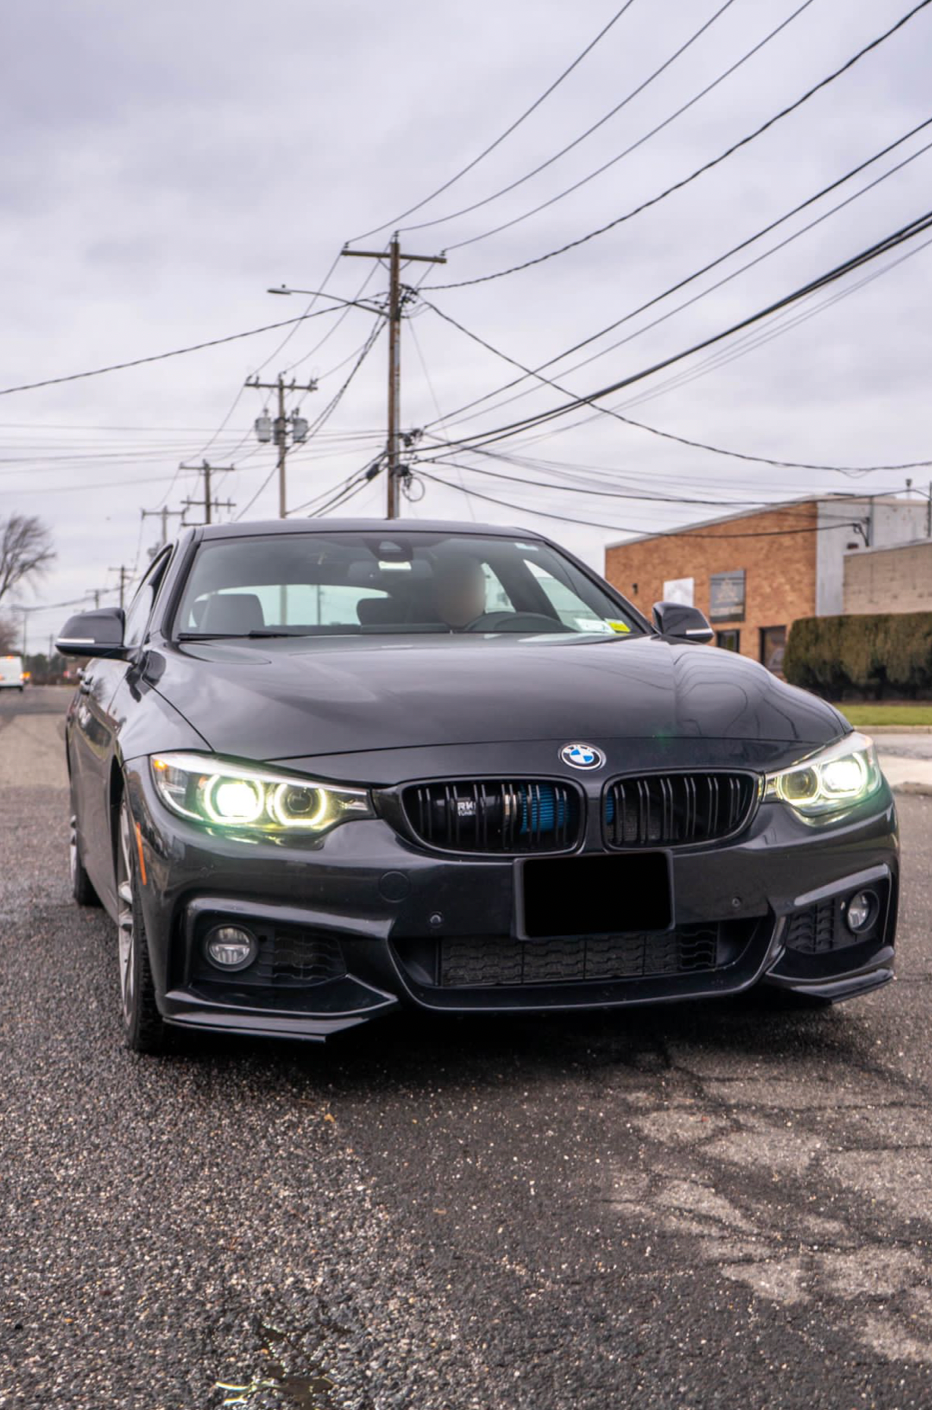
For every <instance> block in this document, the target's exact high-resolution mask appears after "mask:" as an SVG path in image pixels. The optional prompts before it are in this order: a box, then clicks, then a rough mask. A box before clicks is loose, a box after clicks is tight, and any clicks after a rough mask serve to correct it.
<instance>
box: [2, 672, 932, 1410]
mask: <svg viewBox="0 0 932 1410" xmlns="http://www.w3.org/2000/svg"><path fill="white" fill-rule="evenodd" d="M66 699H67V696H66V693H64V692H61V693H57V692H42V691H33V692H27V694H26V696H25V697H23V700H22V701H19V700H17V701H14V702H8V701H6V700H3V701H2V702H0V802H2V807H0V1094H2V1095H0V1196H2V1211H3V1218H2V1222H0V1297H2V1306H0V1406H3V1407H17V1410H20V1408H21V1407H29V1410H32V1407H36V1408H37V1410H38V1407H42V1408H43V1410H46V1407H49V1406H55V1407H56V1410H59V1407H68V1410H72V1407H73V1408H74V1410H101V1407H110V1406H119V1407H121V1408H122V1407H128V1408H129V1410H137V1407H138V1410H162V1407H164V1410H201V1407H205V1408H206V1410H210V1408H211V1407H216V1406H219V1405H220V1404H222V1403H227V1404H236V1405H239V1406H241V1407H243V1410H268V1408H269V1407H279V1406H281V1407H288V1406H296V1407H303V1410H309V1407H319V1410H337V1407H339V1410H343V1407H347V1410H349V1407H352V1408H353V1410H364V1407H365V1408H366V1410H383V1408H384V1410H388V1408H389V1407H401V1406H405V1407H407V1406H412V1407H414V1406H416V1407H429V1408H430V1410H443V1407H449V1410H461V1408H462V1410H492V1408H493V1407H494V1410H531V1408H532V1407H533V1410H551V1407H553V1410H556V1408H557V1407H560V1408H561V1410H562V1407H573V1410H606V1407H613V1406H615V1405H618V1406H622V1405H624V1406H635V1407H665V1408H666V1407H669V1410H706V1407H710V1406H728V1407H732V1406H734V1405H737V1404H746V1405H748V1406H751V1407H754V1406H758V1405H767V1406H768V1407H787V1410H796V1407H799V1410H802V1407H823V1406H824V1407H832V1410H855V1408H856V1407H857V1410H861V1408H862V1407H881V1408H882V1410H908V1407H928V1406H929V1405H930V1404H932V1247H930V1240H932V1199H930V1191H932V1116H930V1108H932V1058H930V1052H929V1044H928V1041H927V1039H928V1031H929V1021H928V1000H929V996H930V993H932V990H930V987H929V981H930V976H932V940H930V917H932V881H930V877H932V831H930V824H932V799H929V798H925V797H918V796H917V797H911V796H908V797H903V798H901V799H900V801H899V806H900V813H901V822H902V827H903V838H904V866H905V885H904V906H903V916H902V922H901V931H900V957H899V979H898V981H897V983H896V984H895V985H891V986H888V987H887V988H886V989H884V990H882V991H880V992H878V993H877V994H874V995H872V996H870V997H869V998H867V999H863V1000H860V1001H857V1002H855V1003H852V1004H850V1005H846V1006H842V1007H840V1008H838V1009H834V1010H809V1009H799V1008H790V1007H787V1006H785V1005H783V1006H777V1005H776V1004H775V1003H774V1002H773V1001H771V1000H767V1001H766V1002H765V1001H763V1000H755V999H754V998H753V997H750V998H746V999H744V1000H743V1001H740V1002H739V1001H734V1002H729V1003H716V1004H706V1005H702V1006H695V1007H691V1008H672V1007H671V1008H662V1009H653V1010H641V1011H637V1012H628V1013H621V1014H615V1015H602V1016H595V1017H588V1018H583V1017H574V1018H560V1019H554V1018H545V1019H540V1018H527V1019H523V1020H520V1021H515V1020H514V1019H508V1020H505V1021H491V1020H482V1021H468V1022H467V1021H460V1020H455V1021H450V1020H445V1021H442V1022H441V1021H435V1020H425V1019H421V1018H418V1017H405V1018H403V1019H398V1020H394V1021H392V1022H386V1023H384V1024H382V1025H377V1026H375V1025H374V1026H372V1027H371V1028H369V1029H367V1030H365V1031H362V1032H360V1033H351V1034H348V1035H346V1037H345V1038H344V1039H343V1041H340V1042H338V1043H334V1044H332V1045H331V1046H328V1047H327V1048H326V1049H320V1048H317V1047H311V1046H308V1047H301V1046H297V1045H290V1044H273V1043H268V1044H260V1043H257V1042H246V1043H244V1042H235V1041H232V1040H215V1039H207V1038H205V1039H202V1040H197V1039H194V1038H192V1037H188V1038H186V1040H185V1041H184V1043H182V1044H181V1045H179V1046H178V1047H177V1048H176V1050H175V1051H174V1052H173V1053H171V1054H170V1055H168V1056H166V1057H164V1058H161V1059H158V1060H155V1061H153V1060H151V1059H144V1058H137V1057H134V1056H132V1055H131V1054H129V1053H127V1052H126V1051H125V1050H124V1049H123V1048H122V1046H121V1043H120V1036H119V1027H118V1019H117V987H118V986H117V975H116V959H115V956H116V939H115V933H114V929H113V927H112V925H111V923H110V922H109V921H108V920H106V918H105V917H104V916H103V915H102V913H101V912H99V911H80V910H78V908H76V907H75V906H74V905H73V904H72V903H71V901H70V900H69V893H68V880H67V828H66V823H67V800H66V793H65V790H64V787H63V769H62V761H61V754H60V748H61V738H60V728H61V712H62V711H63V709H64V706H65V703H66Z"/></svg>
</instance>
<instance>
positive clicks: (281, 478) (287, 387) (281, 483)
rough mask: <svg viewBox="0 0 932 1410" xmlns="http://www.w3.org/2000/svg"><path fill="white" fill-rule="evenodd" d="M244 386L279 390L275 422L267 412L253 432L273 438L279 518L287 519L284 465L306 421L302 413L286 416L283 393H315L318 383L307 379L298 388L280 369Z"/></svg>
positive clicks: (304, 430)
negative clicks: (267, 379) (272, 376)
mask: <svg viewBox="0 0 932 1410" xmlns="http://www.w3.org/2000/svg"><path fill="white" fill-rule="evenodd" d="M246 386H247V387H259V388H260V390H262V391H267V392H278V415H277V416H276V417H275V420H274V421H270V419H269V417H268V413H267V412H263V414H262V415H261V416H260V417H259V419H258V420H257V421H256V434H257V436H258V437H259V440H260V441H269V440H274V442H275V444H276V445H277V446H278V517H279V519H287V517H288V496H287V492H286V485H285V465H286V462H287V459H288V452H289V450H291V449H292V448H293V446H294V445H295V442H297V441H303V440H305V439H306V437H307V422H306V421H305V419H304V417H303V416H298V415H297V414H296V413H295V412H292V413H291V415H290V416H286V415H285V393H286V392H316V391H317V383H316V382H314V381H310V382H308V383H306V384H305V385H304V386H302V387H299V386H298V384H297V382H295V380H294V378H292V380H291V381H290V382H286V381H285V378H284V376H283V375H282V373H281V372H279V374H278V377H277V378H276V379H275V381H274V382H260V381H259V378H258V376H255V377H247V378H246ZM289 422H290V423H291V445H289V443H288V429H289V428H288V423H289Z"/></svg>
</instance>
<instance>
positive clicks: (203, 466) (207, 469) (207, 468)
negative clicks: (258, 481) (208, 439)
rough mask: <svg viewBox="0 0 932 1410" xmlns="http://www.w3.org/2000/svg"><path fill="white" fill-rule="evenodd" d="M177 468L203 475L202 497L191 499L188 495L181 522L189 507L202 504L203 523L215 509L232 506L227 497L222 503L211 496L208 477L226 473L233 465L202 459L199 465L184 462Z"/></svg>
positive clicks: (209, 520)
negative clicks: (212, 462) (218, 463)
mask: <svg viewBox="0 0 932 1410" xmlns="http://www.w3.org/2000/svg"><path fill="white" fill-rule="evenodd" d="M178 469H179V470H194V471H195V473H196V474H198V475H203V477H204V498H203V499H191V498H190V497H189V498H188V499H186V500H184V501H183V503H184V509H183V510H182V523H184V517H183V516H184V514H185V513H186V512H187V511H188V510H189V509H200V507H201V505H203V506H204V523H205V524H209V523H210V522H211V520H212V518H213V511H214V510H215V509H232V508H233V502H232V500H229V499H228V500H227V501H226V502H225V503H223V504H222V503H221V502H220V501H219V500H216V499H214V498H213V497H212V495H211V492H210V477H211V475H212V474H214V473H216V474H218V475H228V474H230V472H231V471H233V470H235V469H236V466H235V465H211V464H210V463H209V462H208V461H206V460H202V461H201V463H200V465H185V464H184V463H182V464H181V465H179V466H178Z"/></svg>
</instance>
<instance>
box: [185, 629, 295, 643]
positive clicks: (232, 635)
mask: <svg viewBox="0 0 932 1410" xmlns="http://www.w3.org/2000/svg"><path fill="white" fill-rule="evenodd" d="M313 635H314V633H313V632H287V631H286V632H281V631H275V629H274V628H273V627H268V628H266V627H255V628H253V630H252V631H251V632H179V633H178V640H179V641H242V640H243V639H244V638H247V639H248V638H249V637H270V636H313Z"/></svg>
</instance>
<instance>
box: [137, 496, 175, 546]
mask: <svg viewBox="0 0 932 1410" xmlns="http://www.w3.org/2000/svg"><path fill="white" fill-rule="evenodd" d="M139 513H140V514H141V516H142V518H143V519H161V521H162V538H161V540H160V542H159V548H162V547H163V546H164V545H165V544H167V543H168V516H169V515H170V514H180V515H181V516H182V517H183V516H184V510H183V509H169V507H168V505H167V504H163V505H162V508H161V509H140V511H139ZM156 551H157V550H156Z"/></svg>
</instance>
